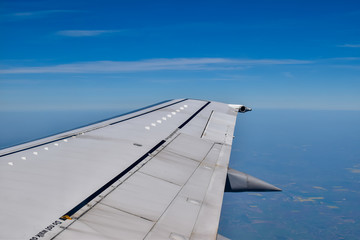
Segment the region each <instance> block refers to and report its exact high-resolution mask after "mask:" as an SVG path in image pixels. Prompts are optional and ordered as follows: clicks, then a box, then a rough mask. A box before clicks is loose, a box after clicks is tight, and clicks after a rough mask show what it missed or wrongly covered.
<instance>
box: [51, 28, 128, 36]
mask: <svg viewBox="0 0 360 240" xmlns="http://www.w3.org/2000/svg"><path fill="white" fill-rule="evenodd" d="M118 32H124V30H64V31H58V32H56V34H57V35H61V36H66V37H93V36H99V35H103V34H110V33H118Z"/></svg>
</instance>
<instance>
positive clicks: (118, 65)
mask: <svg viewBox="0 0 360 240" xmlns="http://www.w3.org/2000/svg"><path fill="white" fill-rule="evenodd" d="M309 63H312V62H311V61H305V60H296V59H257V60H256V59H230V58H160V59H148V60H139V61H93V62H80V63H69V64H60V65H53V66H43V67H16V68H7V69H4V68H3V69H0V74H9V73H10V74H14V73H15V74H16V73H114V72H140V71H159V70H188V71H191V70H236V69H244V68H248V67H252V66H257V65H284V64H309Z"/></svg>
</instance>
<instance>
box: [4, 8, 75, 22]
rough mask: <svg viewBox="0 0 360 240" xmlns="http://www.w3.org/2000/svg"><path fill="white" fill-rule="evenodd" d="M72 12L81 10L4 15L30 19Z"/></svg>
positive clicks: (8, 17)
mask: <svg viewBox="0 0 360 240" xmlns="http://www.w3.org/2000/svg"><path fill="white" fill-rule="evenodd" d="M72 12H79V11H76V10H61V9H54V10H44V11H32V12H16V13H9V14H5V15H2V17H5V18H7V19H9V20H21V19H29V18H42V17H47V16H49V15H53V14H57V13H72Z"/></svg>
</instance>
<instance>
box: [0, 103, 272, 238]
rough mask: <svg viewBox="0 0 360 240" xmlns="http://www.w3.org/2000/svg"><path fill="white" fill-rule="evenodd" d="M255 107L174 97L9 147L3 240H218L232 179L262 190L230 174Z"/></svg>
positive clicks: (240, 186) (0, 165)
mask: <svg viewBox="0 0 360 240" xmlns="http://www.w3.org/2000/svg"><path fill="white" fill-rule="evenodd" d="M248 110H250V109H248V108H246V107H244V106H242V105H229V104H224V103H219V102H210V101H202V100H193V99H178V100H171V101H166V102H162V103H160V104H157V105H153V106H150V107H147V108H144V109H141V110H138V111H135V112H132V113H129V114H126V115H122V116H118V117H115V118H112V119H108V120H105V121H102V122H99V123H96V124H92V125H89V126H86V127H82V128H79V129H76V130H72V131H69V132H65V133H62V134H58V135H55V136H51V137H48V138H45V139H41V140H37V141H33V142H30V143H26V144H22V145H19V146H15V147H12V148H8V149H4V150H1V151H0V191H1V204H0V213H1V218H0V239H31V240H37V239H56V240H58V239H216V236H217V229H218V224H219V218H220V212H221V205H222V199H223V193H224V189H225V185H226V189H225V190H227V191H242V190H244V189H245V190H246V189H247V190H251V187H252V188H254V186H250V184H248V183H249V179H251V176H248V175H246V174H242V173H240V172H233V171H232V172H231V174H228V163H229V158H230V152H231V145H232V140H233V133H234V127H235V121H236V117H237V114H238V112H245V111H248ZM244 179H245V181H242V180H244ZM257 180H258V179H257ZM259 181H261V180H259ZM254 183H256V181H254ZM244 184H245V185H244ZM255 185H256V184H255ZM271 186H272V185H271ZM255 188H256V187H255ZM270 188H271V187H270ZM265 190H266V189H265ZM267 190H269V188H268V189H267Z"/></svg>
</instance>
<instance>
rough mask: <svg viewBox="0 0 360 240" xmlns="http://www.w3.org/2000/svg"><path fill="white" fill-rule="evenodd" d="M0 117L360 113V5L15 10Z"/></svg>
mask: <svg viewBox="0 0 360 240" xmlns="http://www.w3.org/2000/svg"><path fill="white" fill-rule="evenodd" d="M0 9H1V10H0V30H1V38H0V110H15V111H24V110H47V109H54V110H57V109H59V110H63V109H74V110H81V109H86V110H88V109H93V110H97V109H121V108H137V107H142V106H144V105H148V104H151V103H155V102H158V101H162V100H165V99H172V98H183V97H191V98H201V99H209V100H218V101H223V102H229V103H243V104H248V105H250V106H252V107H254V108H289V109H303V108H310V109H318V110H320V109H333V108H335V109H349V110H360V28H359V22H360V3H358V1H265V0H264V1H135V0H131V1H130V0H129V1H67V0H64V1H14V0H12V1H6V0H2V1H1V3H0Z"/></svg>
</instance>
